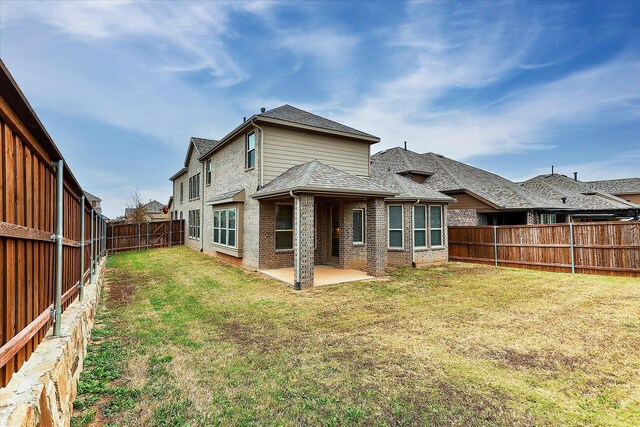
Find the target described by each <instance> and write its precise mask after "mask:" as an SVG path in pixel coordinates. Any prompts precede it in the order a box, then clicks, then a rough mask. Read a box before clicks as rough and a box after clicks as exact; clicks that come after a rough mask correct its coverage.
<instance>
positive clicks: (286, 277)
mask: <svg viewBox="0 0 640 427" xmlns="http://www.w3.org/2000/svg"><path fill="white" fill-rule="evenodd" d="M260 272H261V273H264V274H266V275H267V276H271V277H273V278H275V279H278V280H281V281H283V282H285V283H289V284H290V285H293V284H294V273H293V267H288V268H276V269H273V270H260ZM370 279H375V277H373V276H369V275H367V273H365V272H364V271H360V270H349V269H342V268H337V267H331V266H328V265H316V266H315V267H314V281H313V285H314V286H322V285H335V284H337V283H345V282H357V281H360V280H370Z"/></svg>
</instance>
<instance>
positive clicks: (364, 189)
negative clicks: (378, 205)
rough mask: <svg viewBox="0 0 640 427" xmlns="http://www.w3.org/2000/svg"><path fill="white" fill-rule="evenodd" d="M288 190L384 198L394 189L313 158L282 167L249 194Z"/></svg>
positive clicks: (259, 196)
mask: <svg viewBox="0 0 640 427" xmlns="http://www.w3.org/2000/svg"><path fill="white" fill-rule="evenodd" d="M290 191H297V192H309V193H330V194H335V193H340V194H354V195H356V194H357V195H376V196H387V197H388V196H393V195H395V192H394V191H392V190H390V189H388V188H385V187H383V186H382V185H380V184H378V183H377V182H375V181H374V180H373V179H371V178H369V177H362V176H355V175H351V174H349V173H347V172H344V171H341V170H340V169H336V168H334V167H332V166H328V165H325V164H324V163H321V162H319V161H318V160H313V161H310V162H307V163H303V164H301V165H297V166H294V167H292V168H290V169H288V170H286V171H285V172H283V173H282V174H281V175H279V176H277V177H276V178H275V179H274V180H272V181H271V182H269V183H268V184H267V185H265V186H264V187H262V188H261V189H260V190H258V191H257V192H256V193H255V194H254V195H253V197H254V198H256V199H259V198H264V197H274V196H279V195H285V194H288V193H289V192H290Z"/></svg>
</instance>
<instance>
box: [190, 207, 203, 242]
mask: <svg viewBox="0 0 640 427" xmlns="http://www.w3.org/2000/svg"><path fill="white" fill-rule="evenodd" d="M189 237H190V238H192V239H199V238H200V209H195V210H191V211H189Z"/></svg>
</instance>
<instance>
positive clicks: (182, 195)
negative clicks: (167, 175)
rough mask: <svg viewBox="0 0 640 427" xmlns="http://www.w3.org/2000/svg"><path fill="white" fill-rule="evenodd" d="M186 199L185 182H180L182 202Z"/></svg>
mask: <svg viewBox="0 0 640 427" xmlns="http://www.w3.org/2000/svg"><path fill="white" fill-rule="evenodd" d="M183 201H184V182H181V183H180V203H182V202H183Z"/></svg>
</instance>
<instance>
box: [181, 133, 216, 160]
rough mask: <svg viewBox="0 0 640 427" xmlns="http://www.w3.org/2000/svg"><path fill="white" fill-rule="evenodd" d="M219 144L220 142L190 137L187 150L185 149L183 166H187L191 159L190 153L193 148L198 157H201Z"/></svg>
mask: <svg viewBox="0 0 640 427" xmlns="http://www.w3.org/2000/svg"><path fill="white" fill-rule="evenodd" d="M219 144H220V141H216V140H215V139H205V138H198V137H196V136H192V137H191V139H190V140H189V148H187V155H186V156H185V158H184V166H185V167H188V166H189V159H190V158H191V152H192V151H193V149H194V148H195V150H196V152H197V153H198V157H200V156H202V155H203V154H205V153H208V152H209V151H211V150H212V149H213V148H214V147H216V146H217V145H219Z"/></svg>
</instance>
